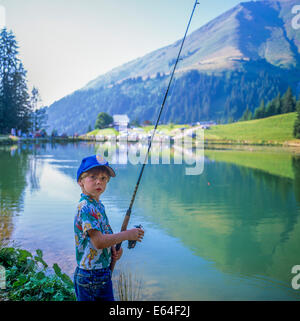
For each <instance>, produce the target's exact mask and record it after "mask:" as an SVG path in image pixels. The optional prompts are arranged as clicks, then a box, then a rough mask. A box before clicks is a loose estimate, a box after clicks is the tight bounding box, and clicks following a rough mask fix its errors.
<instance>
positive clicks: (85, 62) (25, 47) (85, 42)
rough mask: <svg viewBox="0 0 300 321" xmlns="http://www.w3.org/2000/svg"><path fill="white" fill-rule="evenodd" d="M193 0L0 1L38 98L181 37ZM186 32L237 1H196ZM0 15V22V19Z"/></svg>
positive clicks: (57, 94)
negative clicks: (37, 91) (197, 4)
mask: <svg viewBox="0 0 300 321" xmlns="http://www.w3.org/2000/svg"><path fill="white" fill-rule="evenodd" d="M194 2H195V1H194V0H0V26H1V25H2V24H3V17H4V14H3V11H4V10H3V8H5V21H6V26H7V28H8V29H11V30H13V32H14V33H15V35H16V39H17V41H18V43H19V46H20V58H21V59H22V61H23V63H24V67H25V69H26V70H27V71H28V74H27V75H28V80H29V88H30V89H31V87H32V85H35V86H36V87H37V88H38V89H39V91H40V94H41V96H42V99H43V103H44V104H45V105H49V104H51V103H53V102H54V101H55V100H58V99H60V98H62V97H63V96H65V95H67V94H70V93H72V92H73V91H75V90H77V89H79V88H81V87H83V86H84V85H85V84H86V83H87V82H89V81H90V80H92V79H94V78H96V77H97V76H99V75H100V74H103V73H105V72H107V71H109V70H111V69H112V68H114V67H117V66H119V65H122V64H123V63H125V62H128V61H130V60H133V59H135V58H137V57H141V56H143V55H145V54H146V53H149V52H151V51H153V50H156V49H158V48H161V47H163V46H166V45H169V44H171V43H172V42H174V41H176V40H179V39H181V38H182V37H183V34H184V31H185V28H186V25H187V22H188V19H189V16H190V14H191V10H192V8H193V5H194ZM199 2H200V5H199V6H198V7H197V11H196V13H195V15H194V18H193V22H192V25H191V29H190V32H191V31H193V30H195V29H198V28H199V27H201V26H202V25H203V24H205V23H206V22H208V21H210V20H211V19H213V18H215V17H216V16H218V15H219V14H221V13H223V12H224V11H226V10H228V9H230V8H232V7H233V6H235V5H236V4H238V3H239V2H244V1H238V0H226V1H225V0H204V1H201V0H199ZM1 6H2V7H1ZM1 20H2V21H1Z"/></svg>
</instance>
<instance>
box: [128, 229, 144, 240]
mask: <svg viewBox="0 0 300 321" xmlns="http://www.w3.org/2000/svg"><path fill="white" fill-rule="evenodd" d="M127 232H128V240H130V241H138V242H142V239H143V237H144V230H143V229H141V228H133V229H131V230H127Z"/></svg>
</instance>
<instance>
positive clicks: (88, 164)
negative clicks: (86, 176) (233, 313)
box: [77, 155, 116, 182]
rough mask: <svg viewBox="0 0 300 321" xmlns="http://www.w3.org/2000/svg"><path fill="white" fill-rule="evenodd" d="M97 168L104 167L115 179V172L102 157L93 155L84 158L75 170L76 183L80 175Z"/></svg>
mask: <svg viewBox="0 0 300 321" xmlns="http://www.w3.org/2000/svg"><path fill="white" fill-rule="evenodd" d="M98 166H104V167H106V168H107V170H108V171H109V174H110V176H112V177H115V176H116V173H115V171H114V170H113V169H112V168H111V167H110V166H109V163H108V161H107V160H106V159H105V158H104V157H102V156H101V155H93V156H88V157H85V158H84V159H83V160H82V161H81V164H80V166H79V168H78V170H77V182H78V180H79V177H80V175H81V174H82V173H84V172H87V171H88V170H90V169H92V168H94V167H98Z"/></svg>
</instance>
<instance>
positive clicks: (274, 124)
mask: <svg viewBox="0 0 300 321" xmlns="http://www.w3.org/2000/svg"><path fill="white" fill-rule="evenodd" d="M296 117H297V114H296V113H295V112H294V113H288V114H282V115H276V116H272V117H268V118H263V119H254V120H249V121H241V122H236V123H232V124H227V125H216V126H213V127H211V129H209V130H206V131H205V134H204V137H205V141H208V142H209V141H224V142H226V141H227V142H242V143H247V144H252V143H253V144H282V143H284V142H286V141H295V138H294V137H293V128H294V123H295V120H296Z"/></svg>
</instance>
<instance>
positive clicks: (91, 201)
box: [80, 193, 101, 206]
mask: <svg viewBox="0 0 300 321" xmlns="http://www.w3.org/2000/svg"><path fill="white" fill-rule="evenodd" d="M84 199H85V200H87V201H88V202H90V203H92V204H94V205H98V206H99V205H100V204H101V201H100V200H99V202H97V201H96V200H94V199H93V198H92V197H90V196H88V195H86V194H84V193H81V199H80V201H82V200H84Z"/></svg>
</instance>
